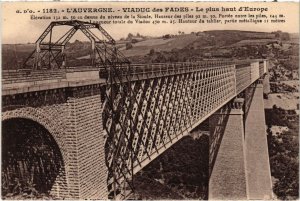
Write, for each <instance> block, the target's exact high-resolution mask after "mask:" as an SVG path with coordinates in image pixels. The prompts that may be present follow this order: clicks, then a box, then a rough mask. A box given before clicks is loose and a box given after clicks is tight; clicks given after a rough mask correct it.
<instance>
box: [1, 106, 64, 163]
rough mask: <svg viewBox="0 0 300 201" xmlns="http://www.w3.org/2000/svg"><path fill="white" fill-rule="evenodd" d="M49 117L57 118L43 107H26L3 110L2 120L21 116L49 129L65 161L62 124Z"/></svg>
mask: <svg viewBox="0 0 300 201" xmlns="http://www.w3.org/2000/svg"><path fill="white" fill-rule="evenodd" d="M51 117H52V118H54V119H55V120H58V119H59V118H57V115H51V114H50V113H49V112H47V111H45V110H43V109H37V108H31V107H27V108H19V109H15V110H11V111H6V112H3V113H2V122H3V121H5V120H9V119H13V118H23V119H29V120H32V121H35V122H37V123H38V124H40V125H42V126H44V127H45V129H47V130H48V131H49V133H50V134H51V135H52V137H53V138H54V140H55V141H56V143H57V144H58V147H59V148H60V150H61V152H62V155H63V159H64V161H65V162H67V160H68V159H67V149H66V147H65V143H64V139H63V130H64V128H63V125H61V124H57V122H55V120H53V119H51Z"/></svg>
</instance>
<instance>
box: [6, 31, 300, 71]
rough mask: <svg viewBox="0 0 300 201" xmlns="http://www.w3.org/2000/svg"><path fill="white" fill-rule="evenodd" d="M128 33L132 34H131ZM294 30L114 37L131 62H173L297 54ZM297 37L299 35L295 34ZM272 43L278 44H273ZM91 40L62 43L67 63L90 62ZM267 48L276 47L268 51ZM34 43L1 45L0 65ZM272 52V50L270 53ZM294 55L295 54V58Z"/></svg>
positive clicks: (19, 57)
mask: <svg viewBox="0 0 300 201" xmlns="http://www.w3.org/2000/svg"><path fill="white" fill-rule="evenodd" d="M131 35H132V34H131ZM297 36H298V35H296V34H292V35H291V36H289V35H288V34H287V33H284V32H274V33H264V32H250V31H237V30H222V31H220V30H217V31H204V32H192V33H190V34H184V33H183V32H180V33H179V34H177V35H170V34H167V35H164V36H160V37H155V38H153V37H142V36H139V37H138V36H131V37H130V38H127V39H122V40H120V41H117V47H118V48H119V50H121V52H122V53H123V54H124V55H125V56H127V57H128V58H129V59H130V60H131V61H132V62H133V63H149V62H150V63H151V62H177V61H187V60H203V59H223V58H235V59H245V58H267V57H268V58H269V57H272V56H276V53H278V54H282V53H283V54H285V53H286V55H295V56H296V57H298V54H297V53H298V47H299V46H298V45H299V43H296V42H295V41H296V40H297ZM298 37H299V36H298ZM274 45H279V47H275V46H274ZM90 48H91V44H90V43H89V42H81V41H75V42H73V43H68V44H67V45H66V51H65V53H66V55H67V66H83V65H85V66H86V65H87V64H90V60H89V58H90V56H89V55H90V53H91V50H90ZM270 48H273V49H274V48H277V49H279V50H278V51H277V52H276V50H275V51H274V52H275V53H274V52H273V51H270ZM33 49H34V44H15V45H11V44H4V45H2V64H3V69H17V68H21V67H22V65H23V63H24V61H25V59H26V58H27V56H28V55H29V54H30V53H31V52H32V51H33ZM271 53H272V54H271ZM296 59H297V58H296Z"/></svg>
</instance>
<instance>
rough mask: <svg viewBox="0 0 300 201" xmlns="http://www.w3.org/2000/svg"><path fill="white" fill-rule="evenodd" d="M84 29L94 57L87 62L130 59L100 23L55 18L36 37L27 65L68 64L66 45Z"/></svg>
mask: <svg viewBox="0 0 300 201" xmlns="http://www.w3.org/2000/svg"><path fill="white" fill-rule="evenodd" d="M78 30H80V31H81V32H82V33H83V34H84V35H85V36H86V37H87V38H88V39H89V41H90V42H91V50H90V60H91V63H90V64H88V65H87V66H94V67H95V66H102V67H103V65H104V64H105V63H109V62H111V61H112V60H114V62H119V63H122V62H127V60H126V58H125V57H124V56H123V55H122V54H121V53H120V52H119V51H118V50H117V49H116V48H115V40H114V39H113V38H112V37H111V36H110V35H109V34H108V33H107V32H106V31H105V30H104V29H103V28H102V27H101V26H100V24H97V23H90V22H83V21H79V20H71V21H54V22H51V23H50V25H49V26H48V27H47V28H46V29H45V31H44V32H43V33H42V35H41V36H40V37H39V38H38V40H37V41H36V43H35V44H36V48H35V50H33V51H32V53H31V54H30V55H29V57H28V58H27V59H26V60H25V62H24V66H23V68H25V69H33V70H39V69H60V68H64V67H66V66H67V64H66V61H67V59H66V58H67V55H66V51H65V49H66V45H67V43H68V42H69V41H70V39H71V38H72V37H73V36H74V35H75V33H76V32H77V31H78Z"/></svg>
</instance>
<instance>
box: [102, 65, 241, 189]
mask: <svg viewBox="0 0 300 201" xmlns="http://www.w3.org/2000/svg"><path fill="white" fill-rule="evenodd" d="M111 90H112V91H113V92H112V94H114V96H113V108H114V109H113V110H110V107H106V108H105V110H104V113H103V114H104V116H103V117H104V127H105V129H106V131H107V133H108V140H107V143H106V162H107V166H108V167H109V175H108V185H109V188H110V189H113V188H114V186H113V185H116V183H117V184H118V185H122V182H123V181H124V179H128V180H129V178H131V176H132V175H133V174H134V173H135V172H137V171H138V170H140V169H141V168H143V167H144V165H145V162H146V161H151V160H153V156H155V155H158V154H160V153H161V152H162V150H165V149H167V147H169V146H170V145H171V144H173V143H174V141H177V140H178V138H179V137H182V135H183V134H184V133H187V131H189V130H190V129H192V127H194V126H195V125H197V124H198V123H199V121H201V120H202V119H204V118H206V117H207V115H209V114H210V113H211V112H212V111H214V110H215V109H216V108H218V107H220V106H221V105H222V104H225V103H226V102H228V101H229V100H230V99H232V98H233V97H234V96H235V94H236V91H235V90H236V81H235V68H234V65H225V66H219V67H211V68H198V70H196V71H193V72H185V73H178V74H173V75H167V74H166V75H165V76H162V75H161V74H160V75H157V77H156V78H150V79H142V80H135V81H131V82H130V83H122V84H121V83H115V84H114V85H113V86H112V87H111ZM120 193H121V192H120Z"/></svg>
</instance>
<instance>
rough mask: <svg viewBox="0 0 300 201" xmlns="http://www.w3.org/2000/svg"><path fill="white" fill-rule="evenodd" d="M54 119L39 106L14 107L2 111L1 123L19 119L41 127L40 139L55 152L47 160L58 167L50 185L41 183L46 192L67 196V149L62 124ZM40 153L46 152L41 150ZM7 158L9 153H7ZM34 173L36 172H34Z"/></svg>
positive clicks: (27, 123) (62, 196) (5, 123)
mask: <svg viewBox="0 0 300 201" xmlns="http://www.w3.org/2000/svg"><path fill="white" fill-rule="evenodd" d="M52 115H53V114H52ZM56 120H57V118H56V119H55V120H53V119H51V114H50V113H49V112H47V111H45V110H42V109H40V108H39V109H37V108H29V107H28V108H19V109H15V110H12V111H6V112H4V113H2V124H3V125H7V124H8V125H9V124H10V125H11V124H14V123H16V122H18V121H19V122H20V121H21V122H23V123H25V124H26V125H27V127H28V126H29V125H31V124H32V125H31V126H33V127H35V128H41V129H42V130H41V131H40V132H39V133H40V134H38V135H39V136H40V137H41V138H42V139H44V140H46V141H45V142H46V143H47V142H49V143H50V144H48V143H47V144H48V146H49V147H52V150H53V151H54V152H53V153H56V154H54V155H53V156H54V158H53V159H51V155H50V156H49V155H48V157H50V158H49V160H52V161H54V164H57V165H56V166H57V168H59V169H57V168H56V170H53V171H55V172H56V173H55V175H56V176H54V177H53V176H52V178H53V179H52V182H51V185H50V186H49V185H47V183H43V182H42V184H45V185H46V186H48V187H47V189H48V190H49V191H48V192H50V194H52V195H55V196H61V198H64V197H66V196H68V188H67V186H68V185H67V178H66V176H67V173H66V169H67V168H66V164H67V150H66V147H65V145H64V139H63V133H62V131H63V128H62V124H57V123H55V121H56ZM11 121H16V122H14V123H12V122H11ZM9 122H10V123H9ZM14 125H15V124H14ZM25 127H26V126H25ZM8 128H9V127H8ZM22 128H23V127H22ZM13 133H14V132H13ZM25 133H28V132H26V131H25ZM2 135H3V133H2ZM23 136H24V135H23ZM27 136H28V135H27ZM33 136H34V135H33ZM2 137H3V136H2ZM25 139H26V138H25ZM28 139H30V138H28ZM49 140H50V141H49ZM19 142H20V140H19ZM32 142H33V141H32ZM17 144H18V143H16V145H17ZM21 144H23V143H21ZM7 150H11V151H12V152H14V151H13V150H14V149H11V148H10V149H7ZM7 153H9V152H7ZM15 153H18V152H15ZM19 153H20V152H19ZM40 153H48V152H44V151H42V152H40ZM48 154H49V153H48ZM25 155H26V154H25ZM27 156H28V154H27ZM46 156H47V155H46ZM23 157H24V156H23ZM25 157H26V156H25ZM8 158H9V155H8ZM2 160H4V159H3V158H2ZM26 160H27V159H26ZM31 160H32V159H31ZM33 160H36V159H33ZM46 160H47V159H46ZM49 160H48V161H49ZM57 160H58V162H55V161H57ZM42 166H43V165H42ZM28 167H31V166H28ZM44 167H47V166H44ZM51 170H52V169H51ZM49 173H50V174H51V175H53V174H54V173H52V171H50V172H49ZM34 174H36V173H34ZM41 181H42V180H41Z"/></svg>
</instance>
